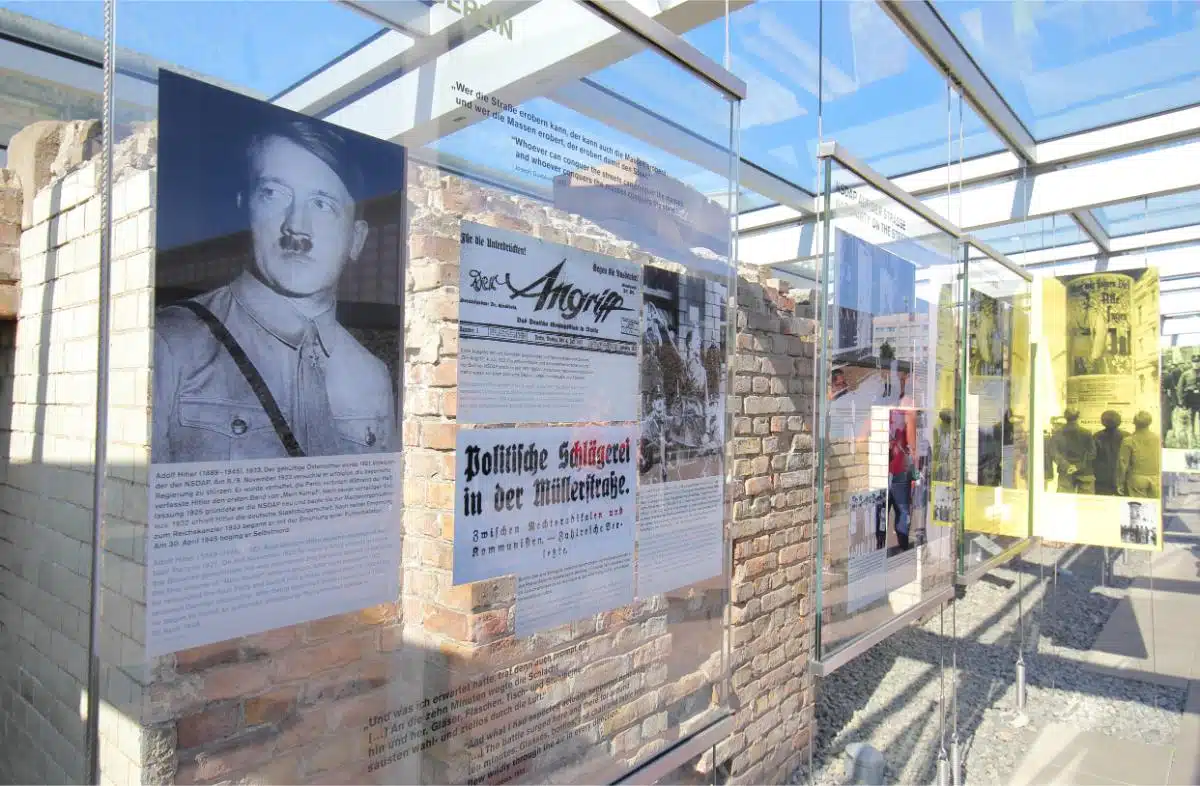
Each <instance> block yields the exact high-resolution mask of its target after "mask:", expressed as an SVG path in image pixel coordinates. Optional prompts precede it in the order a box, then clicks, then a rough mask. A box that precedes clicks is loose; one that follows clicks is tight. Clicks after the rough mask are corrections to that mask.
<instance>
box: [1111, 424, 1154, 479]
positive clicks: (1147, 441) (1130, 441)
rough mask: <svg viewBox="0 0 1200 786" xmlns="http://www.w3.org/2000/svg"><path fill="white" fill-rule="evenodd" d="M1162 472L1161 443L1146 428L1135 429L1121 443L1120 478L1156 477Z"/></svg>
mask: <svg viewBox="0 0 1200 786" xmlns="http://www.w3.org/2000/svg"><path fill="white" fill-rule="evenodd" d="M1161 470H1162V443H1160V442H1159V439H1158V435H1157V434H1155V433H1154V432H1153V431H1151V430H1150V429H1148V428H1143V429H1137V430H1136V431H1134V432H1133V433H1132V434H1130V435H1129V436H1128V437H1126V438H1125V441H1124V442H1122V443H1121V466H1120V472H1121V477H1122V478H1126V477H1128V476H1129V475H1140V476H1142V477H1156V476H1157V475H1158V474H1159V473H1160V471H1161Z"/></svg>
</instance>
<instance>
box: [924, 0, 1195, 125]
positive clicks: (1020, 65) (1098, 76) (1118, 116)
mask: <svg viewBox="0 0 1200 786" xmlns="http://www.w3.org/2000/svg"><path fill="white" fill-rule="evenodd" d="M934 5H935V6H936V7H937V9H938V11H939V12H940V13H941V15H942V18H943V20H944V21H945V22H946V24H947V25H948V26H949V27H950V29H951V30H952V31H954V34H955V35H956V36H958V39H959V41H961V42H962V44H963V46H964V47H966V49H967V51H968V52H969V53H970V54H971V56H972V57H973V58H975V60H976V61H977V62H978V63H979V65H980V66H981V67H982V68H983V70H984V72H985V73H986V74H987V75H988V78H989V79H991V80H992V82H993V83H994V84H995V85H996V86H997V88H999V90H1000V93H1001V94H1002V95H1003V96H1004V99H1005V100H1006V101H1008V103H1009V104H1010V105H1011V106H1012V108H1013V110H1014V111H1016V113H1017V115H1018V116H1019V117H1020V118H1021V120H1022V122H1024V123H1025V125H1026V126H1027V127H1028V128H1029V130H1030V131H1031V132H1032V133H1033V136H1034V137H1035V138H1037V139H1039V140H1044V139H1048V138H1052V137H1058V136H1062V135H1064V134H1071V133H1075V132H1077V131H1082V130H1085V129H1088V128H1094V127H1096V126H1101V125H1108V124H1112V123H1117V122H1121V121H1124V120H1131V119H1134V118H1138V117H1144V116H1146V115H1151V114H1154V113H1156V112H1162V111H1164V110H1168V109H1174V108H1176V107H1181V106H1187V105H1189V104H1194V103H1196V102H1197V101H1200V79H1197V76H1198V75H1200V59H1197V58H1196V56H1195V53H1196V51H1197V48H1198V47H1200V16H1198V15H1197V12H1196V6H1195V4H1194V3H1156V2H1149V0H1139V1H1138V2H1122V3H993V2H977V1H973V2H954V3H949V2H935V3H934Z"/></svg>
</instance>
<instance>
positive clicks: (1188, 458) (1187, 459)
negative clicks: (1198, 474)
mask: <svg viewBox="0 0 1200 786" xmlns="http://www.w3.org/2000/svg"><path fill="white" fill-rule="evenodd" d="M1183 463H1184V466H1186V467H1187V468H1188V469H1195V470H1200V450H1189V451H1188V452H1187V453H1185V454H1184V456H1183Z"/></svg>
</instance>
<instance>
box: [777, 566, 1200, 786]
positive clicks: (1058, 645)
mask: <svg viewBox="0 0 1200 786" xmlns="http://www.w3.org/2000/svg"><path fill="white" fill-rule="evenodd" d="M1116 553H1117V552H1116V551H1115V550H1114V551H1111V552H1109V555H1110V558H1109V559H1106V556H1105V552H1104V549H1100V548H1094V547H1078V546H1069V547H1064V548H1051V547H1049V546H1045V545H1043V546H1034V547H1032V548H1031V549H1030V550H1029V551H1027V552H1026V553H1025V554H1024V555H1022V556H1021V557H1019V558H1018V559H1016V560H1014V561H1013V562H1011V563H1009V564H1007V565H1005V566H1003V567H1001V568H998V569H996V570H994V571H992V572H991V573H990V574H989V575H988V576H986V577H985V578H984V579H982V580H980V581H978V582H976V583H975V584H974V585H972V586H971V587H969V588H968V589H967V591H966V593H965V597H963V598H961V599H960V600H959V601H958V602H957V603H955V604H954V606H953V611H950V610H947V611H946V612H945V613H944V614H942V615H939V616H935V617H934V618H933V619H931V620H929V621H927V622H926V623H925V624H924V625H922V626H913V627H911V628H908V629H906V630H904V631H902V632H901V633H899V634H897V635H895V636H893V637H891V638H890V639H888V640H886V641H884V642H882V643H881V644H879V645H878V646H876V647H875V648H873V649H872V650H870V651H869V652H866V653H864V654H863V655H862V656H860V657H859V658H857V659H855V660H854V661H853V662H851V663H849V664H847V665H846V666H843V667H842V668H841V669H839V670H838V671H837V672H835V673H834V674H833V675H832V676H830V677H829V678H828V679H826V680H825V681H824V684H823V685H821V686H819V690H818V697H817V708H816V714H817V718H816V721H817V722H816V727H817V739H816V745H815V748H814V755H813V763H812V767H811V768H808V767H805V768H803V769H802V770H801V771H799V772H797V773H795V775H794V776H793V779H792V782H793V783H813V784H821V786H824V785H825V784H842V783H845V782H846V781H847V779H846V776H845V772H844V762H845V758H844V756H843V751H844V750H845V747H846V745H848V744H850V743H852V742H867V743H870V744H871V745H873V746H874V747H875V748H876V749H878V750H879V751H880V752H882V753H883V755H884V758H885V760H886V764H887V775H886V779H887V782H888V783H905V784H907V783H933V782H934V781H935V780H936V768H937V757H938V752H939V748H940V744H939V741H940V740H941V739H942V738H943V734H944V735H945V740H946V743H945V745H946V749H947V750H949V741H950V735H951V733H952V728H953V720H952V719H947V723H946V728H945V729H943V728H942V726H941V722H940V715H939V711H938V707H939V700H940V697H941V695H942V688H943V684H944V685H945V690H946V691H947V692H949V691H950V690H951V689H952V688H951V683H952V675H953V674H954V673H957V674H958V675H959V677H958V718H957V728H958V736H959V740H960V751H961V755H962V759H963V762H964V781H965V782H967V783H971V784H976V783H978V784H992V783H995V784H1002V783H1006V782H1007V780H1008V778H1009V777H1010V776H1011V774H1012V773H1013V772H1014V771H1015V770H1016V768H1017V766H1018V764H1019V763H1020V761H1021V759H1022V758H1023V756H1024V754H1025V753H1026V752H1027V751H1028V750H1029V748H1030V747H1031V746H1032V745H1033V742H1034V740H1035V739H1036V738H1037V736H1038V734H1039V732H1040V731H1041V729H1043V728H1044V727H1045V726H1047V725H1048V724H1050V723H1055V722H1065V723H1069V724H1070V725H1072V726H1073V727H1075V728H1078V729H1081V730H1095V731H1099V732H1102V733H1105V734H1111V735H1114V736H1118V737H1126V738H1129V739H1137V740H1142V741H1145V742H1149V743H1171V742H1172V741H1173V740H1174V739H1175V735H1176V734H1177V732H1178V729H1179V721H1180V715H1181V712H1182V709H1183V704H1184V698H1185V693H1184V692H1183V691H1181V690H1178V689H1173V688H1168V687H1164V686H1159V685H1154V684H1151V683H1146V682H1138V681H1134V680H1129V679H1122V678H1118V677H1110V676H1106V675H1103V674H1099V673H1096V672H1094V671H1088V670H1087V669H1085V668H1083V666H1082V665H1081V664H1080V663H1079V660H1080V658H1081V657H1082V656H1083V654H1084V653H1085V652H1086V651H1087V650H1089V649H1090V648H1091V646H1092V644H1093V642H1094V641H1095V639H1096V636H1097V634H1098V633H1099V632H1100V630H1101V628H1102V627H1103V626H1104V623H1105V622H1106V621H1107V620H1108V618H1109V616H1110V615H1111V614H1112V612H1113V609H1114V608H1115V607H1116V605H1117V603H1118V602H1119V600H1120V598H1121V597H1122V596H1123V594H1124V593H1123V590H1124V588H1125V587H1127V586H1128V584H1129V582H1130V580H1131V579H1132V578H1134V577H1136V576H1141V575H1144V574H1145V573H1146V570H1147V565H1148V558H1147V555H1144V554H1142V555H1134V556H1133V557H1132V558H1131V559H1129V560H1128V561H1121V560H1118V561H1115V562H1114V561H1113V560H1112V559H1111V557H1112V556H1115V555H1116ZM1056 567H1057V571H1056ZM1056 574H1057V575H1056ZM1022 613H1023V614H1022ZM1022 618H1023V619H1024V626H1023V627H1024V648H1025V663H1026V672H1027V692H1026V696H1027V700H1026V708H1025V714H1024V716H1019V715H1018V713H1016V712H1015V703H1016V687H1015V682H1014V673H1015V665H1014V664H1015V661H1016V657H1017V652H1018V649H1019V645H1020V633H1021V631H1020V630H1019V628H1018V620H1019V619H1022ZM955 634H957V635H955ZM954 641H957V642H958V646H957V647H952V646H951V644H952V643H953V642H954ZM943 660H944V663H945V669H944V674H945V677H946V679H945V681H944V683H943V680H941V679H939V677H940V676H941V675H942V674H943V669H942V663H943ZM952 661H954V662H956V665H957V672H955V671H954V670H953V669H952V667H951V664H952ZM948 703H949V702H948Z"/></svg>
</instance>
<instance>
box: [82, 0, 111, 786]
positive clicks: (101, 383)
mask: <svg viewBox="0 0 1200 786" xmlns="http://www.w3.org/2000/svg"><path fill="white" fill-rule="evenodd" d="M115 26H116V0H104V104H103V107H104V109H103V112H104V117H103V119H102V120H101V151H100V156H101V159H100V161H101V166H102V169H101V178H100V270H99V289H100V292H99V306H98V309H97V311H98V325H97V346H96V432H95V440H96V444H95V453H94V455H93V466H92V471H93V476H92V566H91V577H90V578H91V590H92V596H91V599H90V603H89V608H88V617H89V622H90V623H91V627H90V630H89V632H88V684H87V725H86V728H85V739H84V745H85V752H86V765H87V782H88V783H92V784H99V783H100V683H101V679H100V625H101V607H100V587H101V585H102V581H101V576H100V569H101V560H100V555H101V554H102V553H103V550H104V503H105V499H104V487H105V480H106V477H107V475H108V368H109V344H110V341H109V337H110V327H109V306H110V300H111V294H112V293H111V288H112V282H111V280H110V277H109V270H110V264H109V263H110V258H111V256H112V242H111V240H112V236H111V227H112V203H111V200H110V196H111V194H112V181H113V171H112V169H113V117H114V112H113V103H114V96H113V72H114V71H115V69H116V67H117V64H116V29H115Z"/></svg>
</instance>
